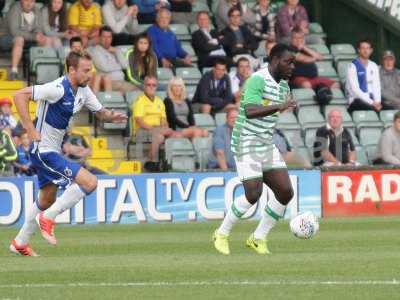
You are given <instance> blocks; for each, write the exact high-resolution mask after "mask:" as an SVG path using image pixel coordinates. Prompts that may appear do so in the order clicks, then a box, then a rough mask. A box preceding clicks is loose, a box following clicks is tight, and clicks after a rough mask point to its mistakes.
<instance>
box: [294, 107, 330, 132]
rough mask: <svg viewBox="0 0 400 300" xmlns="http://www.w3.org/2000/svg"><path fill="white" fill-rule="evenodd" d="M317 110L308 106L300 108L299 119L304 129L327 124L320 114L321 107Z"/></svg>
mask: <svg viewBox="0 0 400 300" xmlns="http://www.w3.org/2000/svg"><path fill="white" fill-rule="evenodd" d="M316 108H317V109H316ZM316 108H315V106H306V107H300V108H299V111H298V113H297V117H298V119H299V123H300V125H301V127H302V128H303V129H307V128H318V127H321V126H323V125H324V124H325V119H324V117H323V116H322V114H321V113H320V112H319V107H316Z"/></svg>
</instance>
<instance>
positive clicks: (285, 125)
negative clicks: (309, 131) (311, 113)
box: [276, 112, 299, 129]
mask: <svg viewBox="0 0 400 300" xmlns="http://www.w3.org/2000/svg"><path fill="white" fill-rule="evenodd" d="M276 126H277V127H278V128H280V129H298V128H299V123H298V122H297V119H296V116H295V115H294V114H293V113H291V112H285V113H282V114H279V119H278V122H277V124H276Z"/></svg>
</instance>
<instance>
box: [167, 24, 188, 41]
mask: <svg viewBox="0 0 400 300" xmlns="http://www.w3.org/2000/svg"><path fill="white" fill-rule="evenodd" d="M169 28H170V29H171V31H172V32H173V33H175V35H176V37H177V39H178V40H180V41H190V40H191V38H192V36H191V35H190V33H189V29H188V27H187V25H186V24H170V25H169Z"/></svg>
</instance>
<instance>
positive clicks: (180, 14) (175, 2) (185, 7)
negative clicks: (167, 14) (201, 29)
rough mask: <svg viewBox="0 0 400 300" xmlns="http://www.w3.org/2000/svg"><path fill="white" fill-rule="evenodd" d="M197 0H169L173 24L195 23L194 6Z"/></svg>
mask: <svg viewBox="0 0 400 300" xmlns="http://www.w3.org/2000/svg"><path fill="white" fill-rule="evenodd" d="M195 1H196V0H169V3H170V4H171V7H170V10H171V12H172V22H173V23H178V24H190V23H192V22H193V13H192V5H193V3H194V2H195Z"/></svg>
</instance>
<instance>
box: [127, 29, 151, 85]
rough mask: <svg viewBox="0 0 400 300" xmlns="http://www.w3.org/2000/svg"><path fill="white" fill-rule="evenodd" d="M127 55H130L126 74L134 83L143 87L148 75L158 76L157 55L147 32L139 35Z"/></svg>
mask: <svg viewBox="0 0 400 300" xmlns="http://www.w3.org/2000/svg"><path fill="white" fill-rule="evenodd" d="M126 56H127V57H128V59H127V61H128V65H127V68H126V74H127V77H128V80H129V81H130V82H131V83H132V84H134V85H136V86H137V87H139V88H140V89H143V81H144V78H145V77H146V76H154V77H157V56H156V55H155V54H154V52H153V49H152V47H151V40H150V38H149V36H148V35H147V33H145V32H144V33H142V34H140V35H139V36H138V38H137V39H136V41H135V43H134V45H133V48H131V49H129V50H128V51H127V52H126Z"/></svg>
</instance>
